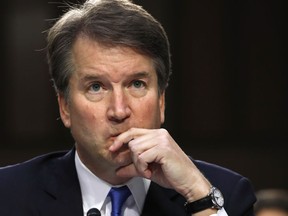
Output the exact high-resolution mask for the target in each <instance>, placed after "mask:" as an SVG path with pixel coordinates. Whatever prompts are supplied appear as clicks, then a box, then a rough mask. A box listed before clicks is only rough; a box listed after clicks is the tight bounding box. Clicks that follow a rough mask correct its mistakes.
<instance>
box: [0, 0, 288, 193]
mask: <svg viewBox="0 0 288 216" xmlns="http://www.w3.org/2000/svg"><path fill="white" fill-rule="evenodd" d="M79 1H80V0H79ZM70 2H73V1H70ZM74 2H76V1H74ZM135 2H136V3H138V4H141V5H142V6H143V7H144V8H145V9H147V10H148V11H149V12H150V13H152V14H153V15H154V16H155V17H156V18H157V19H158V20H159V21H160V22H161V23H162V24H163V26H164V27H165V29H166V31H167V33H168V36H169V38H170V42H171V49H172V59H173V75H172V78H171V83H170V86H169V88H168V90H167V91H168V92H167V99H166V100H167V101H166V103H167V108H166V122H165V124H164V126H165V127H166V128H167V129H168V130H169V131H170V133H171V134H172V135H173V137H174V138H175V140H176V141H177V142H178V143H179V144H180V145H181V146H182V147H183V149H184V150H185V151H186V152H187V153H188V154H190V155H192V156H193V157H194V158H196V159H202V160H206V161H208V162H212V163H216V164H219V165H222V166H226V167H228V168H230V169H233V170H235V171H237V172H239V173H241V174H242V175H245V176H247V177H248V178H250V180H251V181H252V183H253V185H254V187H255V189H256V190H258V189H262V188H269V187H277V188H286V189H288V184H287V182H288V172H287V165H288V161H287V150H286V148H287V147H286V145H287V129H288V123H287V120H288V83H287V81H288V74H287V72H288V71H287V70H288V66H287V62H288V61H287V60H288V59H287V57H288V54H287V53H288V52H287V48H288V47H287V39H288V34H287V27H288V26H287V20H288V19H287V18H288V17H287V9H288V6H287V0H282V1H281V0H201V1H199V0H183V1H178V0H158V1H148V0H146V1H144V0H137V1H136V0H135ZM65 8H66V7H65V5H64V4H63V2H62V3H61V1H60V0H53V2H52V1H51V2H49V0H26V1H23V0H9V1H6V2H5V3H2V5H1V8H0V13H1V19H0V26H1V34H0V39H1V40H0V47H1V54H2V55H1V85H0V88H1V91H0V94H1V106H0V111H1V113H2V120H1V123H0V125H1V143H0V158H1V159H0V166H4V165H9V164H12V163H18V162H22V161H24V160H27V159H29V158H31V157H33V156H36V155H38V154H42V153H46V152H49V151H56V150H62V149H67V148H71V146H72V145H73V141H72V139H71V137H70V134H69V131H68V130H67V129H66V128H64V126H63V125H62V122H61V121H60V120H57V119H58V117H59V114H58V107H57V101H56V95H55V92H54V90H53V88H52V84H51V81H50V77H49V74H48V70H47V69H48V67H47V63H46V58H45V52H44V51H43V49H44V48H45V31H46V30H47V29H48V28H49V27H50V25H51V23H53V19H55V18H57V17H58V16H59V15H61V14H62V11H63V10H65Z"/></svg>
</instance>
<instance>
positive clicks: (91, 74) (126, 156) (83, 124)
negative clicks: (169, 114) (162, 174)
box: [58, 37, 165, 173]
mask: <svg viewBox="0 0 288 216" xmlns="http://www.w3.org/2000/svg"><path fill="white" fill-rule="evenodd" d="M72 62H73V65H74V66H75V73H74V74H73V75H72V77H71V79H70V82H69V86H70V93H69V100H68V101H66V100H65V98H64V97H63V96H62V95H59V96H58V102H59V107H60V114H61V118H62V121H63V123H64V125H65V126H66V127H68V128H70V129H71V132H72V135H73V137H74V139H75V141H76V149H77V152H78V154H79V156H80V158H81V160H82V162H84V163H85V165H86V166H88V168H89V169H91V170H93V171H94V173H95V172H96V173H99V172H103V169H104V170H105V169H106V170H107V169H111V168H112V169H117V168H119V167H120V166H124V165H127V164H129V163H131V158H130V152H129V150H128V148H127V145H124V147H123V148H121V149H120V150H119V151H117V152H116V153H113V154H112V153H111V152H109V150H108V148H109V147H110V146H111V144H112V143H113V141H114V140H115V138H116V137H117V136H118V135H119V134H121V133H123V132H125V131H126V130H128V129H129V128H131V127H136V128H159V127H160V126H161V123H163V122H164V109H165V102H164V93H162V94H161V95H159V92H158V85H157V75H156V71H155V68H154V66H153V62H152V60H151V58H149V57H147V56H144V55H141V54H139V53H136V52H135V51H133V50H132V49H130V48H127V47H119V46H117V47H106V46H101V45H100V44H99V43H97V42H95V41H93V40H90V39H88V38H85V37H80V38H78V39H77V41H76V42H75V44H74V46H73V50H72ZM100 167H101V169H102V170H98V169H100Z"/></svg>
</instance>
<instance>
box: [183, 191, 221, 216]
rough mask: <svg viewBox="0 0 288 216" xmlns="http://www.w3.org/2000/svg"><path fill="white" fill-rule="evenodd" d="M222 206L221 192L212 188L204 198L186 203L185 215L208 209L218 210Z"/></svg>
mask: <svg viewBox="0 0 288 216" xmlns="http://www.w3.org/2000/svg"><path fill="white" fill-rule="evenodd" d="M223 206H224V197H223V195H222V193H221V191H220V190H219V189H218V188H216V187H214V186H212V187H211V188H210V192H209V194H208V195H207V196H206V197H204V198H201V199H199V200H196V201H194V202H190V203H188V202H186V203H185V205H184V207H185V210H186V213H187V214H194V213H196V212H199V211H202V210H205V209H209V208H212V209H218V210H219V209H221V208H222V207H223Z"/></svg>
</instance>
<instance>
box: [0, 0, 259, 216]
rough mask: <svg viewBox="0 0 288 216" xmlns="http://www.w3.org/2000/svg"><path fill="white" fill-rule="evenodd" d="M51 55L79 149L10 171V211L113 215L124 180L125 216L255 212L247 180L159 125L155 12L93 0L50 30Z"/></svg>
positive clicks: (4, 190) (4, 199)
mask: <svg viewBox="0 0 288 216" xmlns="http://www.w3.org/2000/svg"><path fill="white" fill-rule="evenodd" d="M47 51H48V62H49V66H50V72H51V76H52V80H53V81H54V86H55V89H56V92H57V96H58V104H59V111H60V116H61V119H62V122H63V123H64V125H65V126H66V127H67V128H69V129H70V130H71V134H72V136H73V138H74V140H75V148H73V149H72V150H71V151H69V152H59V153H51V154H48V155H43V156H40V157H38V158H35V159H32V160H30V161H28V162H25V163H22V164H19V165H15V166H11V167H7V168H3V169H2V170H1V171H0V182H1V186H0V194H1V198H0V215H1V216H2V215H3V216H10V215H11V216H12V215H13V216H18V215H19V216H20V215H21V216H34V215H41V216H58V215H59V216H60V215H61V216H62V215H69V216H71V215H75V216H76V215H77V216H78V215H86V214H87V215H93V214H94V215H100V214H101V215H110V213H112V214H113V212H114V207H115V202H114V198H113V197H114V196H113V195H112V194H113V193H112V192H110V189H111V188H112V187H113V189H112V190H111V191H114V190H116V189H115V187H118V188H119V187H120V186H123V185H127V186H128V188H129V190H126V191H128V192H127V196H128V198H127V197H126V198H125V200H124V201H123V202H124V204H123V206H122V207H121V209H120V210H119V211H120V212H121V213H122V214H123V215H129V216H133V215H157V216H158V215H173V216H175V215H177V216H179V215H192V214H193V215H195V216H201V215H203V216H204V215H205V216H207V215H219V216H223V215H227V214H228V215H232V216H238V215H239V216H240V215H253V203H254V202H255V195H254V192H253V189H252V186H251V184H250V182H249V181H248V179H246V178H245V177H242V176H241V175H239V174H237V173H235V172H233V171H230V170H228V169H225V168H221V167H218V166H216V165H213V164H208V163H205V162H202V161H196V160H193V159H191V158H190V157H188V156H187V155H186V154H185V153H184V152H183V151H182V150H181V148H180V147H179V146H178V144H177V143H176V142H175V141H174V140H173V138H172V137H171V136H170V134H169V133H168V131H166V130H165V129H163V128H160V127H161V124H162V123H163V122H164V112H165V89H166V87H167V85H168V80H169V76H170V74H171V68H170V67H171V62H170V50H169V43H168V39H167V37H166V33H165V31H164V29H163V28H162V26H161V25H160V23H158V22H157V21H156V20H155V19H154V18H153V17H152V16H151V15H150V14H149V13H147V12H146V11H145V10H143V9H142V8H141V7H140V6H137V5H135V4H133V3H131V2H129V1H128V0H102V1H101V0H99V1H96V0H94V1H87V2H86V3H84V4H83V5H82V6H79V7H78V8H76V7H75V8H71V9H70V10H69V11H68V12H66V14H64V15H63V16H62V17H61V18H60V19H59V20H58V21H57V22H56V23H55V25H54V26H53V27H52V28H51V29H50V30H49V32H48V46H47ZM222 194H223V195H222ZM223 201H224V202H223ZM91 209H94V210H95V212H92V213H91ZM96 209H97V210H96ZM112 214H111V215H112Z"/></svg>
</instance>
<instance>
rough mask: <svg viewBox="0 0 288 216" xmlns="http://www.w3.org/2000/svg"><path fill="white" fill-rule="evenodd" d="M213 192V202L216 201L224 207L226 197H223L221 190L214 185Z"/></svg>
mask: <svg viewBox="0 0 288 216" xmlns="http://www.w3.org/2000/svg"><path fill="white" fill-rule="evenodd" d="M212 194H213V197H214V199H213V202H215V203H214V204H216V205H217V206H219V207H223V205H224V197H223V195H222V193H221V191H220V190H218V189H217V188H215V187H214V189H213V192H212Z"/></svg>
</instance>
